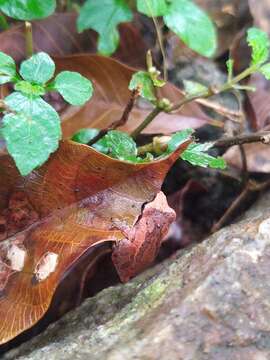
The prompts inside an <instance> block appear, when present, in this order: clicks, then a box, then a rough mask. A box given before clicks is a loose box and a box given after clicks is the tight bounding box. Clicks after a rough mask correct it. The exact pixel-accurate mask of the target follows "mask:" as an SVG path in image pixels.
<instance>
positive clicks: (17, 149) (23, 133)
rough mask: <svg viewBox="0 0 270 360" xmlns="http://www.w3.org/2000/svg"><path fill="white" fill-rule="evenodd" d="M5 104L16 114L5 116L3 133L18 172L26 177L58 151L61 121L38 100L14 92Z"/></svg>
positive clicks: (37, 98)
mask: <svg viewBox="0 0 270 360" xmlns="http://www.w3.org/2000/svg"><path fill="white" fill-rule="evenodd" d="M5 103H6V104H7V106H8V107H9V108H11V109H12V110H13V111H14V112H15V113H14V114H13V113H10V114H7V115H5V116H4V118H3V128H2V134H3V137H4V138H5V140H6V143H7V149H8V152H9V153H10V155H11V156H12V157H13V159H14V160H15V162H16V165H17V167H18V169H19V170H20V173H21V174H22V175H27V174H29V173H30V172H31V171H32V170H33V169H35V168H36V167H38V166H40V165H42V164H43V163H44V162H45V161H46V160H47V159H48V157H49V155H50V154H51V153H52V152H54V151H55V150H56V149H57V147H58V142H59V140H60V138H61V126H60V119H59V116H58V114H57V112H56V111H55V110H54V109H53V108H52V107H51V106H50V105H49V104H47V103H46V102H45V101H44V100H43V99H41V98H40V97H35V98H33V97H31V96H26V95H23V94H21V93H19V92H14V93H12V94H11V95H9V96H8V97H6V98H5Z"/></svg>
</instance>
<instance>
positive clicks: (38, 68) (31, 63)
mask: <svg viewBox="0 0 270 360" xmlns="http://www.w3.org/2000/svg"><path fill="white" fill-rule="evenodd" d="M54 71H55V64H54V62H53V60H52V59H51V57H50V56H49V55H48V54H46V53H44V52H39V53H37V54H35V55H33V56H31V57H30V58H29V59H28V60H25V61H23V62H22V63H21V67H20V74H21V76H22V77H23V79H24V80H26V81H29V82H32V83H34V84H39V85H42V84H45V83H46V82H47V81H48V80H50V79H51V78H52V77H53V74H54Z"/></svg>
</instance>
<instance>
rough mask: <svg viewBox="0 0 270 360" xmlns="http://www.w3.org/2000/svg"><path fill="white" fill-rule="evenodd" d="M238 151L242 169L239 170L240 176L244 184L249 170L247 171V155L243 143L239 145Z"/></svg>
mask: <svg viewBox="0 0 270 360" xmlns="http://www.w3.org/2000/svg"><path fill="white" fill-rule="evenodd" d="M239 151H240V155H241V160H242V171H241V178H242V185H243V186H244V185H246V183H247V182H248V180H249V172H248V165H247V156H246V152H245V149H244V146H243V145H239Z"/></svg>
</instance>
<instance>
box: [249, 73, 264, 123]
mask: <svg viewBox="0 0 270 360" xmlns="http://www.w3.org/2000/svg"><path fill="white" fill-rule="evenodd" d="M249 85H250V86H254V87H255V88H256V91H254V92H251V91H250V92H248V94H247V96H248V100H249V105H250V110H251V112H252V114H251V117H252V119H251V120H252V124H253V126H252V127H253V129H254V130H261V129H263V128H265V127H266V126H269V124H270V93H269V90H270V81H268V80H266V79H265V77H264V76H263V75H261V74H254V75H252V76H251V78H250V81H249ZM252 115H253V116H252Z"/></svg>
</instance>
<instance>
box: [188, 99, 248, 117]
mask: <svg viewBox="0 0 270 360" xmlns="http://www.w3.org/2000/svg"><path fill="white" fill-rule="evenodd" d="M195 101H196V102H197V103H199V104H200V105H203V106H205V107H207V108H209V109H212V110H214V111H215V112H217V113H218V114H221V115H224V116H227V117H229V118H230V120H233V121H236V119H237V118H241V117H242V116H243V114H242V112H241V111H239V110H231V109H228V108H226V107H225V106H222V105H220V104H218V103H216V102H213V101H209V100H207V99H202V98H200V99H197V100H195Z"/></svg>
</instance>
